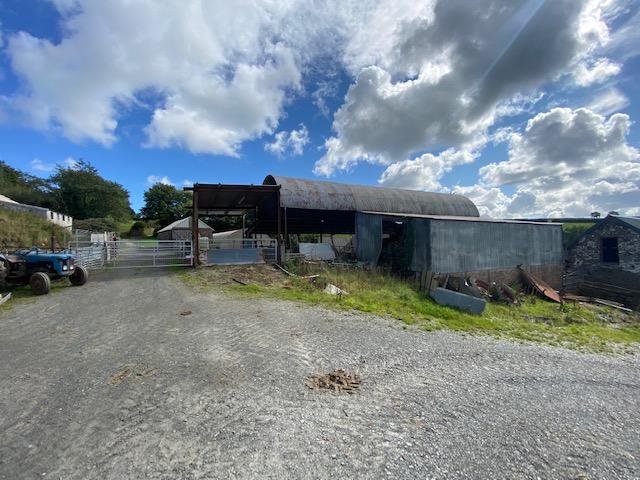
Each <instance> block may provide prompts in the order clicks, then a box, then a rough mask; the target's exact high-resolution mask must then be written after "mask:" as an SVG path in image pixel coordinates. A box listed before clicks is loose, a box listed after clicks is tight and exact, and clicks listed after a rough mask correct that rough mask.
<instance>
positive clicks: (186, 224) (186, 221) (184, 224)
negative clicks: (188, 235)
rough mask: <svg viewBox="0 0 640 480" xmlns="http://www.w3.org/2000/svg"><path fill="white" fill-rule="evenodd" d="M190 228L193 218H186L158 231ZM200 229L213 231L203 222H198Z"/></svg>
mask: <svg viewBox="0 0 640 480" xmlns="http://www.w3.org/2000/svg"><path fill="white" fill-rule="evenodd" d="M189 228H191V217H186V218H182V219H180V220H176V221H175V222H173V223H170V224H169V225H167V226H166V227H164V228H161V229H160V230H158V233H160V232H167V231H169V230H176V229H189ZM198 228H205V229H206V228H209V229H211V230H213V228H211V227H210V226H209V225H207V224H206V223H204V222H203V221H202V220H198Z"/></svg>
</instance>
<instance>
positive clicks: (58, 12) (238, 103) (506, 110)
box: [0, 0, 640, 217]
mask: <svg viewBox="0 0 640 480" xmlns="http://www.w3.org/2000/svg"><path fill="white" fill-rule="evenodd" d="M639 18H640V13H639V9H638V5H637V3H634V2H631V1H625V0H621V1H595V0H584V1H579V0H558V1H555V2H545V1H543V0H522V1H521V2H513V1H511V0H509V1H507V0H478V1H477V2H473V3H471V4H470V3H468V2H463V1H460V2H458V1H449V2H438V1H435V0H434V1H425V2H415V1H411V2H409V1H406V2H404V1H393V2H392V1H390V0H376V1H370V2H349V1H342V2H337V1H336V2H331V1H328V2H326V3H324V4H323V6H322V7H320V6H316V5H315V4H313V3H310V2H302V1H297V0H290V1H282V2H279V3H278V4H277V5H273V4H272V3H271V2H261V1H258V0H256V1H251V2H249V1H248V2H237V3H235V4H234V5H233V6H229V4H228V3H226V2H216V1H210V2H200V1H197V0H185V1H172V0H166V1H162V2H144V1H141V2H137V3H135V5H134V4H132V3H131V2H125V1H120V0H114V1H110V2H101V1H98V0H86V1H81V0H55V1H45V0H41V1H36V0H0V34H1V35H2V37H1V38H2V40H1V41H0V47H1V55H0V159H2V160H4V161H6V162H8V163H9V164H10V165H13V166H15V167H18V168H20V169H23V170H26V171H28V172H29V173H32V174H35V175H41V176H47V175H49V174H50V172H51V170H52V169H53V168H54V167H55V165H56V164H62V165H65V164H66V165H69V164H71V163H70V161H71V160H73V159H78V158H84V159H86V160H89V161H90V162H92V163H93V164H94V165H95V166H96V167H97V168H98V170H99V171H100V173H101V174H102V175H103V176H105V177H107V178H109V179H113V180H115V181H117V182H119V183H121V184H122V185H124V186H125V188H127V190H129V192H130V194H131V201H132V206H133V208H134V209H136V210H138V209H139V208H140V207H141V206H142V199H143V193H144V191H145V189H147V188H148V187H149V185H150V183H152V182H153V181H164V182H171V183H173V184H175V185H176V186H177V187H182V185H183V183H188V182H192V181H197V182H212V183H217V182H223V183H261V181H262V179H263V178H264V176H265V175H266V174H268V173H276V174H281V175H288V176H293V177H302V178H317V179H333V180H336V181H342V182H350V183H363V184H372V185H382V186H390V187H391V186H393V187H401V188H412V189H423V190H437V191H444V192H453V193H460V194H464V195H467V196H469V197H470V198H472V199H473V200H474V201H475V202H476V204H478V205H479V207H480V210H481V212H482V213H483V214H485V215H492V216H496V217H510V216H516V217H521V216H523V217H527V216H528V217H538V216H547V215H549V216H555V215H580V216H582V215H588V214H589V213H590V212H591V211H594V210H599V211H605V212H606V211H609V210H617V211H620V212H622V213H627V214H633V215H640V157H639V154H638V147H639V146H640V132H639V127H638V125H637V119H638V118H640V111H639V109H640V102H639V100H640V91H639V88H640V87H638V81H637V79H638V73H639V72H640V58H639V56H638V53H640V48H639V47H638V44H639V43H640V38H639V37H640V35H639V34H638V33H637V32H638V31H640V20H639Z"/></svg>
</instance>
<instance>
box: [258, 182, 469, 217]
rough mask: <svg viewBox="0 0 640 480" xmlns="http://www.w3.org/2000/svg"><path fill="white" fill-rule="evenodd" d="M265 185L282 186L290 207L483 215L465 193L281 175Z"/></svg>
mask: <svg viewBox="0 0 640 480" xmlns="http://www.w3.org/2000/svg"><path fill="white" fill-rule="evenodd" d="M263 185H280V205H281V206H282V207H286V208H301V209H313V210H342V211H360V212H363V211H374V212H385V213H409V214H420V215H447V216H460V217H479V216H480V214H479V212H478V209H477V208H476V206H475V204H474V203H473V202H472V201H471V200H469V199H468V198H467V197H464V196H462V195H455V194H448V193H433V192H422V191H417V190H403V189H400V188H382V187H370V186H364V185H347V184H344V183H336V182H325V181H318V180H300V179H297V178H289V177H281V176H279V175H267V176H266V177H265V179H264V181H263Z"/></svg>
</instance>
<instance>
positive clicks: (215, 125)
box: [7, 0, 301, 155]
mask: <svg viewBox="0 0 640 480" xmlns="http://www.w3.org/2000/svg"><path fill="white" fill-rule="evenodd" d="M295 3H296V2H293V1H292V2H282V3H280V2H278V3H273V2H267V1H264V2H261V1H255V2H253V1H246V2H240V3H236V2H233V3H229V2H224V1H216V2H213V1H212V2H200V1H196V0H190V1H183V0H170V1H166V2H133V3H132V2H129V1H126V0H114V1H110V2H103V1H102V0H85V1H78V2H70V1H63V2H57V4H56V5H57V7H58V8H59V9H60V11H61V13H62V15H63V16H64V26H63V31H64V32H65V37H64V38H63V40H62V41H61V42H60V43H58V44H54V43H52V42H50V41H48V40H44V39H39V38H35V37H33V36H31V35H30V34H28V33H24V32H20V33H18V34H15V35H12V36H11V37H10V38H9V42H8V46H7V53H8V54H9V56H10V58H11V63H12V67H13V70H14V71H15V72H16V73H17V74H18V75H20V76H21V77H22V78H24V79H25V81H26V87H27V88H26V89H25V91H26V94H24V95H17V96H14V97H13V98H12V106H13V108H14V109H17V110H19V111H21V112H23V113H24V114H25V115H26V116H27V117H28V120H29V121H30V123H31V124H32V125H33V126H35V127H37V128H41V129H50V128H55V129H59V130H60V131H61V132H62V133H63V134H64V135H65V136H66V137H68V138H70V139H72V140H74V141H82V140H86V139H89V140H93V141H96V142H99V143H102V144H104V145H111V144H113V143H114V142H115V141H116V140H117V133H118V132H117V130H116V129H117V126H118V118H119V116H120V113H121V111H122V109H123V108H128V107H129V106H131V105H134V104H138V103H139V98H138V97H139V94H140V93H141V92H151V93H152V94H153V95H154V96H157V97H158V99H159V102H158V105H157V106H153V107H152V108H153V114H152V120H151V123H150V124H149V125H148V127H147V129H146V132H147V134H148V142H147V145H148V146H153V147H161V148H162V147H169V146H179V147H182V148H186V149H188V150H191V151H193V152H198V153H220V154H226V155H235V154H236V151H237V148H238V146H239V145H240V144H241V143H242V142H243V141H245V140H248V139H253V138H256V137H259V136H261V135H263V134H265V133H271V132H272V131H273V130H274V129H275V128H276V126H277V123H278V119H279V118H280V116H281V114H282V109H283V106H284V103H285V101H286V100H287V95H288V92H289V91H290V90H295V89H296V88H298V86H299V82H300V78H301V77H300V75H301V74H300V70H299V66H298V62H299V60H298V56H299V55H298V52H294V51H293V50H292V49H291V48H289V47H288V46H286V45H285V43H283V42H279V39H280V38H283V35H281V28H280V27H279V26H278V25H279V23H280V22H282V21H283V20H284V18H285V17H287V15H289V16H290V15H292V14H293V13H295V10H294V4H295ZM292 30H293V29H292ZM291 34H293V33H291Z"/></svg>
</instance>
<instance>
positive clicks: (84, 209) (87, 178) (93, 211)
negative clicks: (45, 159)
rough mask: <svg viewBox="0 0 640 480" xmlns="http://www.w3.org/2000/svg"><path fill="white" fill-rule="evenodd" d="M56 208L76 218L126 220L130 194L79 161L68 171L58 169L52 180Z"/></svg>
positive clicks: (130, 213)
mask: <svg viewBox="0 0 640 480" xmlns="http://www.w3.org/2000/svg"><path fill="white" fill-rule="evenodd" d="M51 182H52V183H53V185H54V187H55V190H54V193H55V198H56V203H57V204H58V209H59V210H60V211H63V212H65V213H68V214H69V215H71V216H72V217H74V218H77V219H87V218H94V219H95V218H111V219H114V220H128V219H130V218H131V216H132V214H133V211H132V210H131V207H130V205H129V192H127V191H126V190H125V189H124V188H123V187H122V185H120V184H118V183H116V182H112V181H110V180H106V179H104V178H102V177H101V176H100V175H99V174H98V170H97V169H96V168H95V167H94V166H93V165H91V163H89V162H87V161H85V160H82V159H80V160H79V161H78V162H76V165H75V166H73V167H69V168H63V167H58V169H57V171H56V173H55V174H54V175H53V176H52V177H51Z"/></svg>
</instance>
